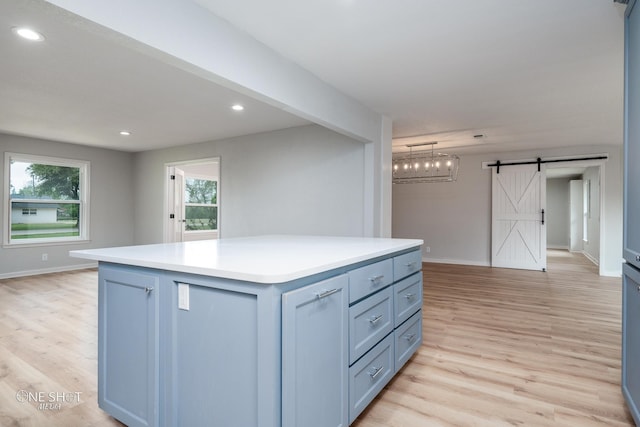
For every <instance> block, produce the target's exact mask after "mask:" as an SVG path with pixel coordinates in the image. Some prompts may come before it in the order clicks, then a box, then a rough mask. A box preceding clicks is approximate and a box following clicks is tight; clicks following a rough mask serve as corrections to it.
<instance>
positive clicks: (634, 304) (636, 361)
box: [622, 265, 640, 424]
mask: <svg viewBox="0 0 640 427" xmlns="http://www.w3.org/2000/svg"><path fill="white" fill-rule="evenodd" d="M623 270H624V271H623V286H624V287H623V294H622V392H623V394H624V397H625V399H626V401H627V404H628V405H629V410H630V412H631V414H632V415H633V418H634V419H635V421H636V424H640V412H639V405H640V272H638V270H635V269H633V268H631V267H629V266H628V265H625V266H624V268H623Z"/></svg>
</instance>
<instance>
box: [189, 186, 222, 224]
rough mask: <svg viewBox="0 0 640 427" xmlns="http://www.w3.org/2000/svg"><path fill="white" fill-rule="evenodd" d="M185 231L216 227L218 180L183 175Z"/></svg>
mask: <svg viewBox="0 0 640 427" xmlns="http://www.w3.org/2000/svg"><path fill="white" fill-rule="evenodd" d="M184 200H185V203H184V206H185V216H184V217H185V220H186V224H185V232H191V231H194V232H195V231H215V230H217V229H218V181H216V180H213V179H210V178H202V177H200V178H199V177H195V176H187V177H185V194H184Z"/></svg>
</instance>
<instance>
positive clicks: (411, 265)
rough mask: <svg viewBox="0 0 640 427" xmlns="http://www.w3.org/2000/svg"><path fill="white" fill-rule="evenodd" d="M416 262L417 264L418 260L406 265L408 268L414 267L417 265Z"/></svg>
mask: <svg viewBox="0 0 640 427" xmlns="http://www.w3.org/2000/svg"><path fill="white" fill-rule="evenodd" d="M416 264H417V262H416V261H411V262H408V263H406V264H405V265H404V266H405V267H407V268H413V267H415V266H416Z"/></svg>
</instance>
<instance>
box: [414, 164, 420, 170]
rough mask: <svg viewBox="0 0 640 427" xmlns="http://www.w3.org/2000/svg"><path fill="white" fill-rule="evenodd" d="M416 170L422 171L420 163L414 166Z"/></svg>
mask: <svg viewBox="0 0 640 427" xmlns="http://www.w3.org/2000/svg"><path fill="white" fill-rule="evenodd" d="M414 168H415V169H416V170H418V169H420V163H418V162H416V164H415V165H414Z"/></svg>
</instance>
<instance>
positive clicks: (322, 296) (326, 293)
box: [316, 289, 338, 299]
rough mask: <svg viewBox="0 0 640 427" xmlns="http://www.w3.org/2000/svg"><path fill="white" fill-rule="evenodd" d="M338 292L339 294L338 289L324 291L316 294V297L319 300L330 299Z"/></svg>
mask: <svg viewBox="0 0 640 427" xmlns="http://www.w3.org/2000/svg"><path fill="white" fill-rule="evenodd" d="M336 292H338V289H331V290H329V291H327V290H326V289H325V290H324V291H322V292H317V293H316V297H318V299H322V298H325V297H328V296H329V295H333V294H335V293H336Z"/></svg>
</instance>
